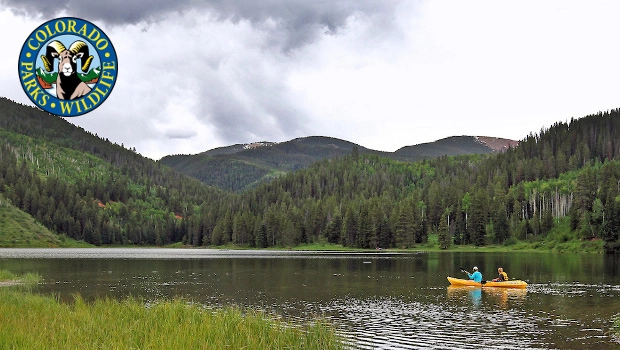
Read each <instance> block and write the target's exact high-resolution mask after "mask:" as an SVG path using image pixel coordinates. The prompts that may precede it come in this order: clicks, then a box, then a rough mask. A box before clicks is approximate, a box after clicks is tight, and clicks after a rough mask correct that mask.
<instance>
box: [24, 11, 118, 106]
mask: <svg viewBox="0 0 620 350" xmlns="http://www.w3.org/2000/svg"><path fill="white" fill-rule="evenodd" d="M18 71H19V80H20V82H21V85H22V88H23V89H24V92H25V93H26V95H28V98H30V100H31V101H32V102H33V103H34V104H36V105H37V106H38V107H39V108H41V109H43V110H44V111H47V112H49V113H51V114H55V115H58V116H63V117H75V116H79V115H82V114H86V113H88V112H91V111H93V110H94V109H95V108H97V107H99V106H100V105H101V104H102V103H103V102H104V101H105V100H106V99H107V98H108V96H110V93H111V92H112V89H113V88H114V84H115V83H116V78H117V76H118V61H117V58H116V51H115V50H114V46H113V45H112V42H111V41H110V39H109V38H108V36H107V35H106V34H105V33H104V32H103V31H102V30H101V29H99V28H98V27H97V26H96V25H94V24H92V23H90V22H88V21H85V20H83V19H79V18H74V17H63V18H56V19H53V20H51V21H48V22H45V23H43V24H42V25H40V26H39V27H38V28H37V29H35V30H34V31H33V32H32V33H31V34H30V35H29V36H28V38H27V39H26V41H25V42H24V45H23V46H22V50H21V52H20V55H19V64H18Z"/></svg>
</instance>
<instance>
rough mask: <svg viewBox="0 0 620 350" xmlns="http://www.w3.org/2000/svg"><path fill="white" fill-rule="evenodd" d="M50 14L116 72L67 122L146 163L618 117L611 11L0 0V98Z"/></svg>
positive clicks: (503, 5)
mask: <svg viewBox="0 0 620 350" xmlns="http://www.w3.org/2000/svg"><path fill="white" fill-rule="evenodd" d="M63 16H71V17H78V18H82V19H85V20H88V21H90V22H93V23H94V24H95V25H97V26H98V27H99V28H101V29H102V30H103V31H104V32H105V33H106V34H107V35H108V37H109V38H110V39H111V41H112V43H113V45H114V47H115V49H116V53H117V56H118V66H119V75H118V79H117V82H116V86H115V87H114V90H113V91H112V93H111V95H110V96H109V97H108V99H107V100H106V101H105V103H104V104H102V105H101V106H100V107H99V108H97V109H96V110H95V111H93V112H91V113H88V114H85V115H83V116H80V117H74V118H67V119H68V120H69V121H70V122H72V123H74V124H76V125H79V126H81V127H83V128H84V129H86V130H88V131H90V132H92V133H96V134H98V135H99V136H101V137H104V138H108V139H110V141H113V142H116V143H119V144H121V143H122V144H124V145H125V146H126V147H128V148H130V147H135V148H136V149H137V151H138V152H139V153H141V154H143V155H145V156H147V157H150V158H153V159H159V158H161V157H162V156H165V155H168V154H181V153H183V154H194V153H199V152H202V151H206V150H209V149H212V148H215V147H220V146H227V145H231V144H235V143H250V142H254V141H277V142H281V141H288V140H290V139H293V138H296V137H304V136H314V135H321V136H331V137H337V138H341V139H345V140H348V141H352V142H355V143H357V144H359V145H362V146H364V147H368V148H372V149H376V150H382V151H395V150H396V149H398V148H400V147H402V146H407V145H414V144H419V143H424V142H430V141H435V140H438V139H441V138H445V137H449V136H456V135H472V136H476V135H477V136H496V137H502V138H509V139H515V140H520V139H523V138H524V137H525V136H527V135H528V134H529V133H530V132H534V133H536V132H539V131H540V130H541V128H543V127H549V126H551V125H552V124H553V123H555V122H563V121H567V120H570V118H572V117H574V118H580V117H583V116H586V115H588V114H592V113H596V112H598V111H606V110H609V109H612V108H619V107H620V83H619V82H620V45H618V37H619V34H620V25H618V18H619V16H620V1H615V0H609V1H598V0H589V1H567V0H559V1H497V0H491V1H463V0H454V1H430V0H428V1H427V0H424V1H415V0H402V1H401V0H342V1H339V0H317V1H308V0H260V1H247V0H226V1H221V0H204V1H200V0H180V1H178V0H177V1H170V0H165V1H164V0H153V1H132V0H123V1H120V0H113V1H82V0H48V1H40V0H36V1H35V0H0V32H1V33H3V34H2V41H3V45H2V47H3V48H4V51H3V54H2V55H0V96H4V97H8V98H10V99H12V100H16V101H18V102H21V103H26V104H32V103H31V102H30V100H29V99H28V97H27V96H26V94H25V93H24V92H23V90H22V89H21V86H20V82H19V76H18V71H17V61H18V58H19V52H20V49H21V47H22V45H23V43H24V41H25V40H26V39H27V37H28V35H29V34H30V33H31V32H32V31H33V30H34V29H36V28H37V27H38V26H39V25H41V24H42V23H44V22H46V21H48V20H51V19H53V18H56V17H63Z"/></svg>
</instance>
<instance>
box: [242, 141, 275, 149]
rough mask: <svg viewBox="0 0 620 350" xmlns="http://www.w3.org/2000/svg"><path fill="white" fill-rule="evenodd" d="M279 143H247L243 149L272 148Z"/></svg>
mask: <svg viewBox="0 0 620 350" xmlns="http://www.w3.org/2000/svg"><path fill="white" fill-rule="evenodd" d="M277 144H278V143H277V142H270V141H260V142H252V143H246V144H245V145H244V146H243V149H256V148H261V147H270V146H273V145H277Z"/></svg>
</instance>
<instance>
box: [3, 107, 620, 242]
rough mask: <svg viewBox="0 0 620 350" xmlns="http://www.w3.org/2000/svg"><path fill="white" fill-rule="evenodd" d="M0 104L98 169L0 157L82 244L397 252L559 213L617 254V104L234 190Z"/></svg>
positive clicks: (23, 130)
mask: <svg viewBox="0 0 620 350" xmlns="http://www.w3.org/2000/svg"><path fill="white" fill-rule="evenodd" d="M0 111H2V112H1V113H3V117H2V118H0V127H2V128H3V129H5V130H7V131H9V132H12V133H19V134H22V135H26V136H28V137H30V138H31V139H35V140H41V142H44V143H45V144H46V145H51V144H53V145H55V146H57V147H60V148H58V149H57V150H56V152H63V151H62V149H71V150H76V151H79V152H82V153H83V154H87V155H88V156H91V155H94V156H95V157H96V158H97V159H98V160H97V161H91V160H88V161H87V162H90V164H84V162H85V159H89V158H88V157H86V156H84V158H80V156H79V155H75V156H74V158H75V159H76V162H78V163H80V164H79V165H80V167H81V168H82V169H83V170H81V171H82V172H88V171H89V170H88V169H91V170H92V169H95V168H96V169H97V176H82V177H79V176H78V177H76V176H73V177H70V178H69V177H63V176H62V175H58V174H55V173H54V172H50V171H49V169H48V170H45V172H42V171H41V167H42V166H41V163H42V162H43V163H44V161H43V160H42V158H44V157H42V156H38V157H35V156H30V157H28V156H26V153H27V152H28V149H27V148H26V147H25V146H24V145H23V142H21V141H15V140H14V141H13V143H11V144H5V145H4V146H3V147H2V149H1V153H0V157H1V158H0V191H1V192H2V193H3V194H4V195H5V197H6V198H8V199H10V200H11V201H12V202H13V203H14V205H16V206H18V207H19V208H21V209H22V210H24V211H26V212H28V213H30V214H31V215H33V216H34V217H35V218H36V219H37V220H39V221H41V222H42V223H43V224H44V225H46V226H47V227H48V228H51V229H52V230H54V231H55V232H58V233H62V234H66V235H67V236H69V237H74V238H77V239H83V240H85V241H87V242H91V243H94V244H147V245H161V244H168V243H174V242H183V243H186V244H192V245H207V246H210V245H225V244H236V245H241V246H251V247H269V246H285V247H291V246H295V245H298V244H302V243H307V242H318V241H327V242H332V243H339V244H343V245H345V246H349V247H357V248H377V247H381V248H390V247H399V248H407V247H413V246H415V245H417V244H421V243H424V242H426V241H427V240H428V238H429V235H430V234H433V233H436V234H438V237H439V244H440V245H441V246H442V247H444V248H447V247H449V246H450V245H460V244H476V245H479V246H482V245H486V244H506V243H510V242H512V241H515V240H530V241H532V240H540V239H544V238H545V237H546V236H547V235H548V234H549V233H550V232H552V230H553V229H554V228H556V227H557V226H558V225H559V224H561V223H563V222H568V227H569V230H566V232H563V233H562V235H563V237H564V238H562V239H566V240H572V239H581V240H592V239H603V240H604V241H605V242H606V244H605V247H606V250H607V251H608V252H616V251H618V250H619V249H620V237H619V233H620V222H618V220H620V219H619V218H620V197H619V195H620V194H619V189H620V164H619V160H618V155H619V154H620V143H619V142H620V141H619V140H620V135H619V130H620V125H619V124H620V115H619V114H620V111H619V110H612V111H608V112H601V113H598V114H595V115H591V116H588V117H585V118H581V119H571V120H570V121H569V122H562V123H556V124H554V125H553V126H551V127H549V128H548V129H543V130H541V131H540V132H539V133H537V134H530V135H528V136H527V137H526V138H525V139H524V140H522V141H521V143H520V145H519V146H518V147H515V148H511V149H509V150H507V151H506V152H505V153H502V154H493V155H475V156H458V157H446V156H444V157H439V158H436V159H433V160H425V161H420V162H402V161H395V160H390V159H386V158H383V157H380V156H378V155H360V154H359V152H358V150H357V149H354V150H353V152H352V153H351V154H349V155H346V156H344V157H340V158H334V159H331V160H322V161H319V162H317V163H315V164H313V165H312V166H310V167H309V168H307V169H303V170H298V171H294V172H289V173H287V174H286V175H283V176H280V177H277V178H276V179H274V180H273V181H271V182H269V183H264V184H260V185H258V186H257V187H255V188H253V189H251V190H247V191H244V192H242V193H225V192H222V191H218V190H216V189H213V188H210V187H208V186H204V185H202V184H200V183H199V182H198V181H196V180H195V179H190V178H188V177H186V176H183V175H180V174H179V173H176V172H174V171H172V170H171V169H169V168H167V167H165V166H162V165H160V164H157V163H156V162H153V161H150V160H148V159H146V158H144V157H141V156H140V155H138V154H136V153H135V152H132V151H129V150H125V149H124V148H123V147H121V146H118V145H113V144H110V143H109V142H106V140H102V139H100V138H98V137H97V136H96V135H91V134H88V133H87V132H85V131H83V130H80V129H79V128H76V127H74V126H71V125H70V124H68V123H66V122H65V123H66V124H64V123H63V122H64V121H60V122H59V121H55V118H54V117H52V116H49V115H44V116H41V115H40V114H44V113H42V112H39V111H34V110H31V109H30V108H28V107H24V106H18V105H14V104H10V103H7V101H3V100H2V99H0ZM33 116H34V117H33ZM28 118H34V119H35V120H34V121H33V120H28ZM37 118H38V119H37ZM58 119H60V118H58ZM38 122H41V123H44V124H45V127H43V128H42V127H41V126H40V125H39V124H38ZM67 124H68V125H67ZM16 143H17V144H16ZM16 150H17V151H16ZM20 152H21V153H20ZM35 158H36V159H35ZM51 158H53V157H51ZM99 161H101V162H103V163H104V164H107V165H108V166H109V167H108V170H107V171H101V167H102V165H101V164H99V163H98V162H99ZM35 162H38V163H35ZM37 164H38V165H37ZM97 164H99V165H97ZM46 166H49V164H48V165H46ZM62 167H63V168H66V167H75V164H70V162H65V163H63V164H62Z"/></svg>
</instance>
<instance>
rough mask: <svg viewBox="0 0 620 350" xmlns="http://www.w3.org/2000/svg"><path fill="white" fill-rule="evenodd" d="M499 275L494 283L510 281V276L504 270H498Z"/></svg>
mask: <svg viewBox="0 0 620 350" xmlns="http://www.w3.org/2000/svg"><path fill="white" fill-rule="evenodd" d="M497 273H498V276H497V278H494V279H493V282H504V281H508V274H507V273H506V272H504V269H503V268H501V267H500V268H498V269H497Z"/></svg>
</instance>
